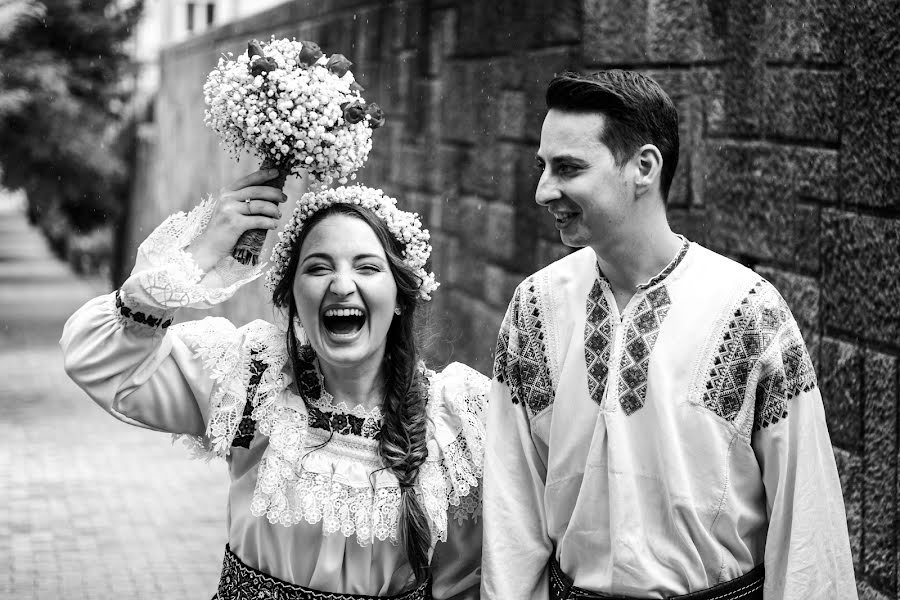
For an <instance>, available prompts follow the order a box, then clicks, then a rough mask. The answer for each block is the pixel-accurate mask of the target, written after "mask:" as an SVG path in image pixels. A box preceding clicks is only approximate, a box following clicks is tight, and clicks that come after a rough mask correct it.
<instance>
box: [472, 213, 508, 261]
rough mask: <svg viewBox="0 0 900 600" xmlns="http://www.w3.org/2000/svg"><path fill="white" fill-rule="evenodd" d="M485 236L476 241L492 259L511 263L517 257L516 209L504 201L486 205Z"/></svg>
mask: <svg viewBox="0 0 900 600" xmlns="http://www.w3.org/2000/svg"><path fill="white" fill-rule="evenodd" d="M486 209H487V210H486V212H487V215H486V217H487V218H486V220H485V227H484V236H483V237H481V238H480V240H477V241H476V243H477V244H478V245H479V246H480V247H481V248H483V250H484V252H485V253H486V255H487V256H488V257H490V258H491V259H492V260H495V261H498V262H501V263H511V262H512V261H513V259H514V258H515V251H516V238H515V218H516V214H515V209H514V208H513V207H512V206H510V205H509V204H503V203H502V202H496V201H495V202H489V203H488V204H487V205H486Z"/></svg>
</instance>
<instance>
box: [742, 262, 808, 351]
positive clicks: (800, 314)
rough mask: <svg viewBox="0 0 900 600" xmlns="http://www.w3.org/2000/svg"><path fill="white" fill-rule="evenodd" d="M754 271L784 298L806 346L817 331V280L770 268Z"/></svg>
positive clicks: (760, 268)
mask: <svg viewBox="0 0 900 600" xmlns="http://www.w3.org/2000/svg"><path fill="white" fill-rule="evenodd" d="M756 271H757V273H759V274H760V275H762V276H763V277H765V278H766V279H767V280H768V281H769V283H771V284H772V285H774V286H775V288H776V289H777V290H778V291H779V292H780V293H781V295H782V297H784V300H785V302H787V305H788V307H790V309H791V312H792V313H793V315H794V319H796V320H797V325H799V327H800V332H801V333H802V334H803V340H804V341H805V342H807V344H808V343H809V341H810V340H811V339H812V338H813V336H815V335H816V334H817V333H818V331H819V298H820V296H821V292H820V289H819V281H818V279H816V278H815V277H809V276H806V275H798V274H797V273H790V272H788V271H782V270H780V269H774V268H770V267H759V268H757V269H756Z"/></svg>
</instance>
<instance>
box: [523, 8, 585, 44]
mask: <svg viewBox="0 0 900 600" xmlns="http://www.w3.org/2000/svg"><path fill="white" fill-rule="evenodd" d="M525 4H526V5H527V6H528V7H530V8H531V13H532V14H531V15H529V16H530V20H531V25H532V29H533V31H535V34H536V35H535V40H534V42H535V43H536V44H537V45H541V46H552V45H556V44H570V43H575V42H580V41H581V32H582V29H581V27H582V22H583V15H584V13H583V6H582V5H583V2H581V0H556V1H554V2H533V1H530V2H525Z"/></svg>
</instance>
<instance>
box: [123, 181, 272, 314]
mask: <svg viewBox="0 0 900 600" xmlns="http://www.w3.org/2000/svg"><path fill="white" fill-rule="evenodd" d="M214 206H215V200H213V199H212V198H207V199H206V200H204V201H203V202H201V203H200V204H199V205H198V206H197V207H195V208H194V209H193V210H191V211H190V212H189V213H184V212H179V213H176V214H174V215H172V216H170V217H169V218H168V219H166V220H165V221H164V222H163V223H162V224H161V225H160V226H159V227H157V228H156V229H155V230H154V231H153V233H151V234H150V235H149V236H148V237H147V239H146V240H144V242H143V243H142V244H141V245H140V247H139V248H138V254H137V260H136V262H135V267H134V270H133V271H132V274H131V277H129V278H128V280H127V281H126V282H125V283H124V284H123V286H122V289H121V290H120V293H119V297H120V303H121V304H122V306H123V307H124V308H125V310H124V311H122V310H121V309H120V314H122V315H123V316H126V317H129V316H130V315H134V314H136V313H140V314H141V315H142V317H144V318H143V319H142V320H137V319H132V320H135V321H137V322H138V323H141V324H144V325H146V324H147V317H148V316H151V318H152V319H153V321H151V323H155V322H156V321H157V320H158V321H159V322H160V323H163V322H165V321H166V320H170V319H171V316H172V314H174V312H175V311H176V310H177V309H179V308H185V307H190V308H209V307H210V306H213V305H215V304H219V303H221V302H224V301H225V300H227V299H229V298H231V296H233V295H234V293H235V292H236V291H237V290H238V288H240V287H241V286H243V285H245V284H247V283H249V282H250V281H253V280H254V279H256V278H257V277H259V275H260V274H261V273H262V272H263V268H264V267H265V265H264V264H263V265H259V266H246V265H242V264H241V263H239V262H238V261H236V260H234V259H233V258H231V257H230V256H229V257H227V258H224V259H222V260H221V261H219V263H218V264H217V265H216V266H215V267H214V268H213V269H212V270H211V271H209V272H208V273H204V272H203V270H201V269H200V267H199V266H198V265H197V263H196V262H195V261H194V258H193V257H192V256H191V254H190V253H189V252H187V251H186V248H187V247H188V245H189V244H190V243H191V242H192V241H193V240H194V239H196V238H197V236H199V235H200V234H201V233H202V232H203V230H204V229H205V227H206V225H207V223H208V222H209V218H210V216H211V214H212V210H213V207H214Z"/></svg>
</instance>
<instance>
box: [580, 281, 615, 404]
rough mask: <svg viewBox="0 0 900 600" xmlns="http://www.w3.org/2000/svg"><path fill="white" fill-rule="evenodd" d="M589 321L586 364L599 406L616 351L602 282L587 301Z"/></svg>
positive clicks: (589, 387) (589, 385) (591, 386)
mask: <svg viewBox="0 0 900 600" xmlns="http://www.w3.org/2000/svg"><path fill="white" fill-rule="evenodd" d="M586 314H587V318H586V319H585V322H584V362H585V365H586V366H587V383H588V393H589V394H590V396H591V398H592V399H593V400H594V402H596V403H597V404H598V405H600V404H602V403H603V394H604V393H605V392H606V377H607V375H608V374H609V353H610V349H611V348H612V342H613V340H612V336H613V324H612V319H613V317H612V313H611V312H610V310H609V305H608V304H607V302H606V297H605V296H604V295H603V287H602V286H601V285H600V279H599V278H598V279H595V280H594V285H593V287H592V288H591V292H590V293H589V294H588V297H587V310H586Z"/></svg>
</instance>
